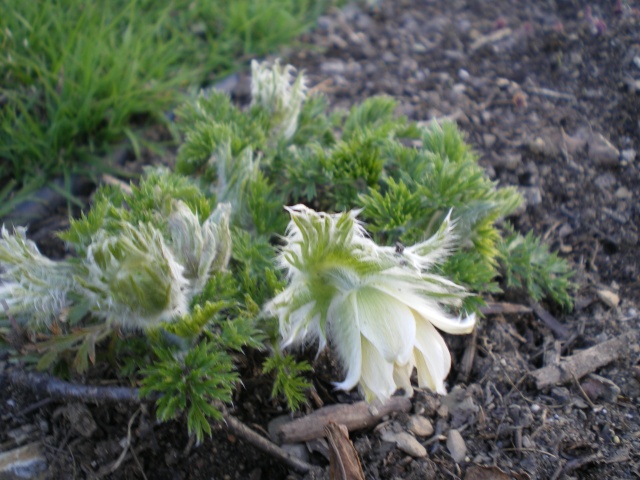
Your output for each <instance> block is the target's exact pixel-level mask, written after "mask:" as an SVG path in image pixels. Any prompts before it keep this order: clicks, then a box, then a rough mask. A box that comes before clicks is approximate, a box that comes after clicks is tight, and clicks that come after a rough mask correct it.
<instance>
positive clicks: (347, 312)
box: [327, 293, 362, 390]
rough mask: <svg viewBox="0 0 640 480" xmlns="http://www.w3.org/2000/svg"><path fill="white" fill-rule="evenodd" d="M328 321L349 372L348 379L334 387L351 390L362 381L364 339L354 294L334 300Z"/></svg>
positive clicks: (338, 352)
mask: <svg viewBox="0 0 640 480" xmlns="http://www.w3.org/2000/svg"><path fill="white" fill-rule="evenodd" d="M327 320H328V328H329V335H330V338H331V340H332V342H333V344H334V347H335V350H336V353H337V354H338V358H339V359H340V363H341V364H342V367H343V368H344V369H345V370H346V371H347V376H346V378H345V379H344V380H343V381H342V382H340V383H335V384H334V385H335V387H336V388H337V389H340V390H351V389H352V388H353V387H355V386H356V385H357V384H358V382H359V381H360V375H361V371H362V345H361V339H362V337H361V335H360V330H359V329H358V324H357V322H356V318H355V299H354V298H353V293H350V294H346V295H340V296H338V297H336V298H334V300H333V301H332V302H331V305H329V308H328V310H327Z"/></svg>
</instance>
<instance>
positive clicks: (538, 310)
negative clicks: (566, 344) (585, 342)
mask: <svg viewBox="0 0 640 480" xmlns="http://www.w3.org/2000/svg"><path fill="white" fill-rule="evenodd" d="M531 308H533V312H534V313H535V314H536V317H538V318H539V319H540V320H542V322H543V323H544V324H545V325H546V326H547V327H548V328H549V329H550V330H551V331H552V332H553V333H554V334H555V336H556V337H557V338H559V339H560V340H566V339H567V338H569V336H570V335H569V330H568V329H567V327H565V326H564V325H562V324H561V323H560V322H559V321H558V320H556V318H555V317H554V316H553V315H551V314H550V313H549V312H547V311H546V310H545V309H544V308H542V306H540V304H539V303H536V302H531Z"/></svg>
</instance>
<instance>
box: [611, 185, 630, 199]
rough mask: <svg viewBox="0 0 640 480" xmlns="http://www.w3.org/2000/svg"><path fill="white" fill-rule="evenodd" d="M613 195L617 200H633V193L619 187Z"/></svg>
mask: <svg viewBox="0 0 640 480" xmlns="http://www.w3.org/2000/svg"><path fill="white" fill-rule="evenodd" d="M614 195H615V196H616V198H619V199H621V200H625V199H628V198H633V193H632V192H630V191H629V189H628V188H626V187H620V188H619V189H618V190H616V193H614Z"/></svg>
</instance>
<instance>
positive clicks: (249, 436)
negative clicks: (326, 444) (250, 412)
mask: <svg viewBox="0 0 640 480" xmlns="http://www.w3.org/2000/svg"><path fill="white" fill-rule="evenodd" d="M224 421H225V423H226V425H227V428H228V429H229V430H231V431H232V432H233V433H234V434H235V435H237V436H238V437H240V438H242V439H244V440H246V441H247V442H249V443H250V444H252V445H253V446H254V447H256V448H258V449H260V450H262V451H263V452H265V453H267V454H269V455H271V456H273V457H274V458H276V459H278V460H280V461H281V462H282V463H284V464H285V465H287V466H288V467H290V468H291V469H292V470H295V471H296V472H298V473H307V472H309V471H311V470H313V469H314V468H315V467H314V466H313V465H311V464H309V463H307V462H304V461H302V460H300V459H297V458H295V457H293V456H291V455H289V454H288V453H287V452H285V451H284V450H283V449H281V448H280V447H278V446H277V445H276V444H275V443H273V442H270V441H269V440H267V439H266V438H264V437H262V436H260V435H258V434H257V433H256V432H254V431H253V430H251V429H250V428H249V427H247V426H246V425H245V424H244V423H242V422H240V421H239V420H238V419H237V418H235V417H233V416H231V415H229V414H224Z"/></svg>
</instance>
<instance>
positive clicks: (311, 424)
mask: <svg viewBox="0 0 640 480" xmlns="http://www.w3.org/2000/svg"><path fill="white" fill-rule="evenodd" d="M409 410H411V400H409V399H408V398H406V397H391V398H390V399H389V400H388V401H387V402H386V403H385V404H384V405H379V406H375V407H374V406H373V405H369V404H368V403H366V402H358V403H353V404H350V405H343V404H341V405H329V406H327V407H324V408H321V409H319V410H316V411H315V412H313V413H312V414H310V415H307V416H305V417H301V418H298V419H296V420H293V421H291V422H288V423H285V424H283V425H280V426H278V427H277V428H276V429H275V431H274V436H275V438H274V439H273V440H274V441H276V442H278V443H280V444H282V443H297V442H306V441H309V440H313V439H314V438H320V437H323V436H324V435H325V427H326V426H327V425H328V424H329V422H335V423H339V424H342V425H344V426H346V427H347V429H348V430H349V431H353V430H361V429H363V428H368V427H372V426H373V425H376V424H377V423H378V422H379V421H380V420H381V419H382V417H384V416H385V415H389V414H390V413H391V412H408V411H409Z"/></svg>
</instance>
